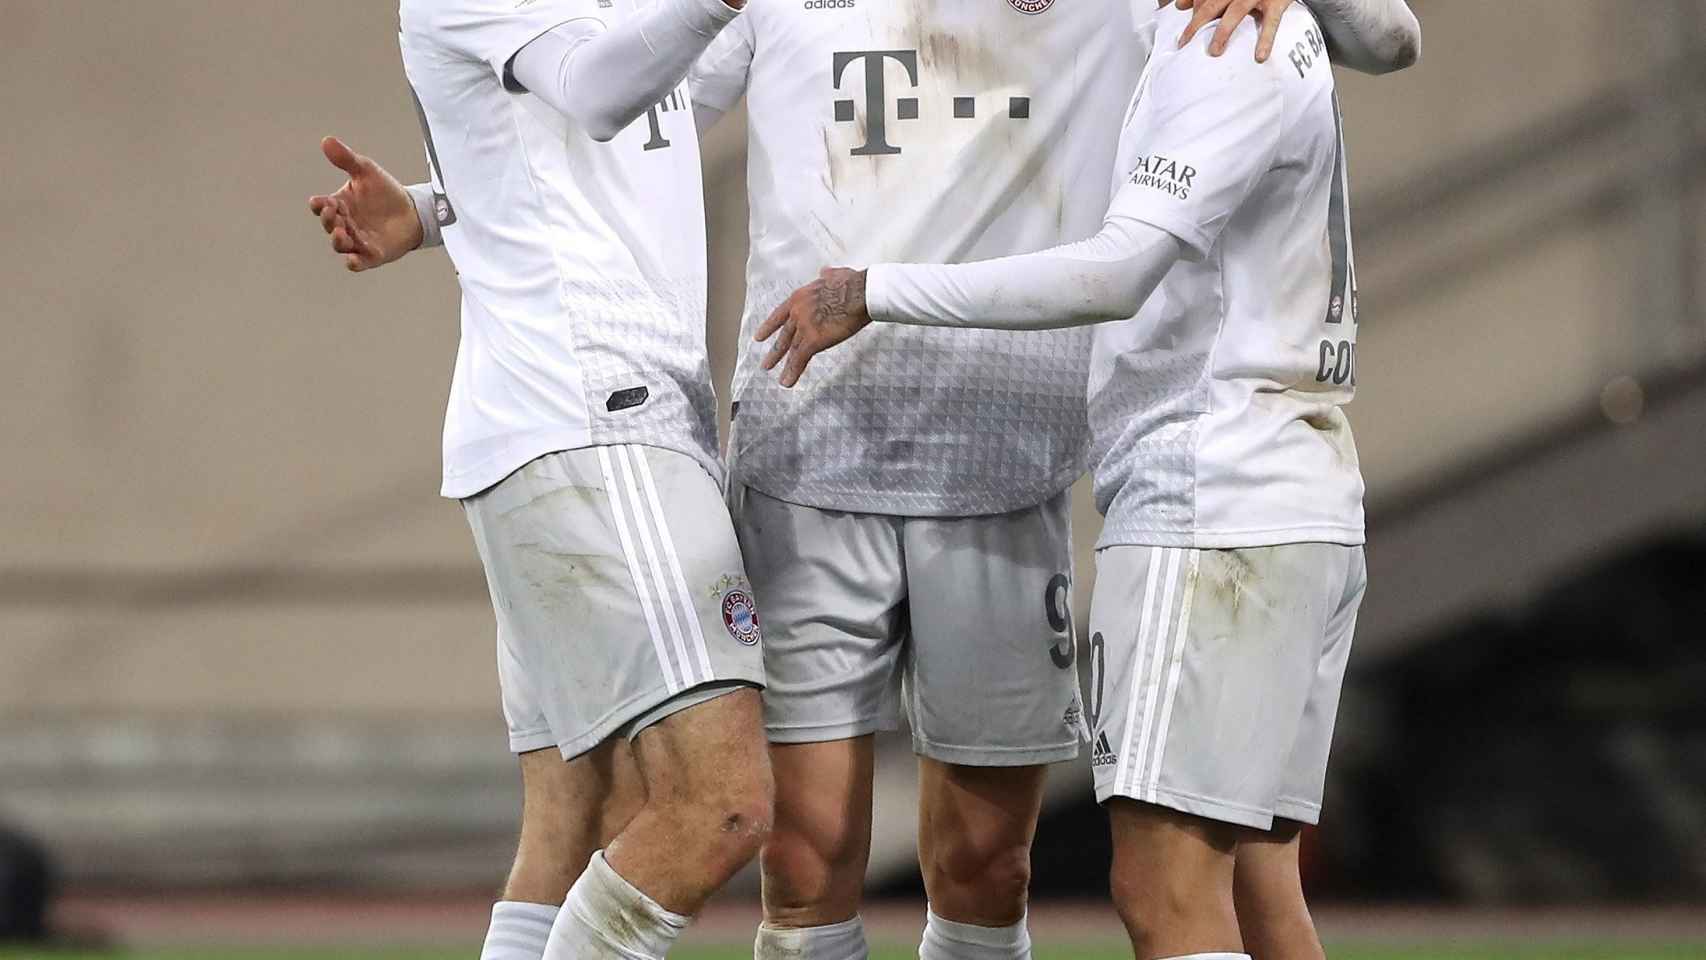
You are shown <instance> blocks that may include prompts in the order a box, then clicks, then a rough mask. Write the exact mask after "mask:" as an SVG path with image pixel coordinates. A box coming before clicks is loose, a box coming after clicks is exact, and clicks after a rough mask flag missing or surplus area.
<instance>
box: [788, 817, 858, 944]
mask: <svg viewBox="0 0 1706 960" xmlns="http://www.w3.org/2000/svg"><path fill="white" fill-rule="evenodd" d="M781 809H782V808H780V807H779V808H778V816H777V821H776V827H775V830H774V831H773V832H772V833H771V834H770V839H769V842H767V843H766V844H765V845H764V850H763V853H762V855H761V866H762V868H763V871H764V900H765V905H766V916H767V917H769V918H770V919H777V918H778V917H781V918H786V919H791V920H795V921H799V922H801V923H802V924H803V925H811V924H814V923H816V922H819V921H822V922H828V921H823V918H824V917H829V916H840V914H842V913H845V912H846V911H847V910H849V909H857V904H858V901H859V894H860V891H861V889H862V887H863V884H864V877H865V862H866V860H867V859H868V856H869V848H868V846H867V845H866V843H865V841H864V840H863V838H862V834H860V833H859V832H858V831H857V830H855V829H854V827H853V825H852V824H848V823H844V822H839V821H836V820H834V819H817V820H814V821H812V822H811V823H804V822H800V821H799V820H797V819H789V818H787V817H786V816H784V815H783V814H782V813H781ZM772 914H775V916H772Z"/></svg>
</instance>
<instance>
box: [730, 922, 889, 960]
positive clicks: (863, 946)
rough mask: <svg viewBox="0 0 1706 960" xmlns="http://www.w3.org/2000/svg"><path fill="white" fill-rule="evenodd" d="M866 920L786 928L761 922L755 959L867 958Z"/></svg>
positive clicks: (754, 952)
mask: <svg viewBox="0 0 1706 960" xmlns="http://www.w3.org/2000/svg"><path fill="white" fill-rule="evenodd" d="M870 955H871V947H870V944H867V943H866V942H865V923H864V921H862V920H860V919H859V918H858V917H854V918H853V919H851V920H848V921H845V922H843V923H832V924H829V925H828V926H822V927H798V928H795V929H782V928H779V927H772V926H770V925H768V924H759V927H758V940H757V942H755V943H754V944H753V945H752V956H753V958H754V960H867V958H869V957H870Z"/></svg>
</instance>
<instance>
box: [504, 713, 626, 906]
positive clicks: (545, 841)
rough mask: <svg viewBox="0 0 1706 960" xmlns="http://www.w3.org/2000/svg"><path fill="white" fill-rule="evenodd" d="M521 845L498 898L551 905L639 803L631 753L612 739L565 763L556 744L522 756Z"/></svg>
mask: <svg viewBox="0 0 1706 960" xmlns="http://www.w3.org/2000/svg"><path fill="white" fill-rule="evenodd" d="M520 759H521V790H522V808H521V840H520V842H519V843H518V844H517V847H516V852H515V865H514V866H513V867H511V868H510V873H509V881H508V882H507V883H506V884H505V885H504V893H503V899H505V900H509V901H519V902H522V903H542V904H550V905H552V906H556V905H558V904H560V903H562V902H563V898H564V897H565V896H567V895H568V893H569V888H570V887H572V886H574V883H575V880H577V879H579V877H580V875H581V871H582V870H584V869H586V863H587V860H589V859H591V857H592V854H593V851H595V850H598V849H601V848H602V847H603V846H604V845H605V844H607V843H609V842H610V841H611V840H612V839H613V838H614V837H615V836H616V834H617V833H619V832H620V831H621V829H622V828H623V827H625V826H627V824H628V821H629V820H632V819H633V818H634V815H635V814H636V813H638V812H639V809H640V805H641V804H642V803H643V802H644V801H645V788H644V786H643V785H642V784H641V782H640V771H639V768H638V767H636V766H635V765H634V754H633V750H632V749H631V748H630V747H629V745H628V743H627V742H626V741H623V740H619V739H613V740H608V741H606V742H604V743H602V744H600V745H599V746H598V747H597V748H596V749H594V750H592V751H590V752H588V753H585V754H582V755H581V756H578V757H576V758H575V759H573V760H570V761H568V762H566V763H565V762H564V761H563V757H562V754H560V753H558V752H557V749H556V748H555V747H552V748H549V749H546V750H535V751H533V752H532V753H524V754H522V755H521V758H520Z"/></svg>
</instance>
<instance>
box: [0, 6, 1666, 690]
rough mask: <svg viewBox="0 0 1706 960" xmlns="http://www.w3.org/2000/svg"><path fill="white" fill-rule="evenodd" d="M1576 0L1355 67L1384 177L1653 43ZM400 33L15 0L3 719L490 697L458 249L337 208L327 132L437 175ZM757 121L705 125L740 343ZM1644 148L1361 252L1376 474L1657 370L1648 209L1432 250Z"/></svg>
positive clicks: (719, 246)
mask: <svg viewBox="0 0 1706 960" xmlns="http://www.w3.org/2000/svg"><path fill="white" fill-rule="evenodd" d="M754 2H780V0H754ZM1075 2H1076V0H1075ZM1566 6H1567V7H1568V8H1569V9H1571V10H1588V9H1592V10H1594V11H1595V12H1596V14H1597V13H1599V12H1601V11H1604V12H1605V13H1604V15H1595V16H1562V15H1560V7H1559V5H1558V3H1557V2H1555V0H1553V2H1541V0H1505V2H1502V3H1498V4H1485V3H1479V2H1474V0H1436V2H1431V3H1420V4H1418V7H1419V8H1420V10H1421V12H1422V13H1423V15H1424V17H1425V19H1426V21H1427V28H1428V38H1427V49H1426V60H1425V63H1424V65H1423V66H1422V67H1420V68H1418V69H1416V70H1414V71H1412V72H1410V73H1408V74H1406V75H1403V76H1401V77H1396V78H1392V79H1389V80H1381V81H1374V80H1369V79H1366V78H1360V77H1355V78H1347V79H1346V80H1345V81H1344V93H1345V101H1346V110H1347V115H1348V119H1349V124H1350V130H1351V138H1352V151H1353V173H1354V177H1355V182H1356V187H1357V189H1358V193H1359V196H1360V197H1361V198H1362V199H1365V200H1373V201H1376V202H1377V204H1386V205H1388V206H1389V205H1390V202H1391V201H1393V199H1394V198H1400V197H1401V196H1402V192H1403V191H1406V190H1410V189H1414V188H1415V187H1416V186H1417V184H1418V183H1419V182H1422V181H1425V180H1426V179H1427V177H1428V176H1431V175H1432V174H1433V173H1436V172H1438V171H1440V170H1441V169H1442V165H1443V167H1444V168H1445V169H1447V170H1449V165H1450V163H1451V161H1452V160H1453V159H1454V158H1457V157H1461V156H1463V155H1464V154H1465V153H1466V152H1469V151H1474V150H1478V149H1480V148H1482V147H1486V146H1488V145H1492V144H1496V143H1498V142H1499V141H1500V140H1501V139H1502V138H1505V137H1507V136H1508V135H1509V134H1510V133H1511V132H1512V131H1513V130H1514V129H1517V128H1520V127H1522V126H1523V125H1525V124H1527V123H1529V122H1531V121H1533V120H1536V119H1538V118H1541V117H1544V116H1546V115H1549V114H1550V113H1551V112H1553V111H1558V110H1565V109H1568V108H1569V107H1570V106H1571V105H1572V104H1575V103H1578V102H1580V101H1581V100H1582V99H1583V98H1586V97H1589V96H1591V95H1593V94H1594V93H1595V92H1596V91H1600V90H1603V89H1606V88H1608V87H1609V86H1614V85H1617V84H1620V83H1626V82H1632V81H1633V80H1635V79H1636V78H1637V77H1639V76H1640V75H1641V74H1642V73H1643V71H1644V69H1645V68H1646V67H1647V66H1648V58H1646V57H1644V55H1643V51H1645V50H1647V49H1648V46H1647V45H1648V44H1649V43H1650V42H1651V36H1650V32H1649V31H1648V28H1647V27H1646V26H1645V25H1643V24H1640V23H1623V22H1620V21H1617V20H1614V19H1612V18H1611V17H1610V16H1609V11H1611V10H1613V9H1615V5H1613V4H1610V3H1608V2H1606V3H1599V2H1593V0H1577V2H1575V3H1571V4H1567V5H1566ZM394 27H395V11H394V7H393V6H392V5H391V4H389V3H386V2H383V0H356V2H351V0H343V2H331V0H292V2H290V3H262V2H256V0H202V2H192V0H147V2H142V3H126V4H120V3H112V2H92V0H81V2H63V0H55V2H48V0H10V2H8V3H6V4H5V5H4V7H3V9H0V84H3V88H4V89H5V90H7V91H8V92H9V93H8V97H7V98H6V99H5V100H4V101H3V102H4V106H3V107H0V110H4V113H5V129H6V135H5V138H4V139H3V140H0V179H3V185H4V189H0V205H3V206H4V210H3V213H4V216H3V219H0V222H3V223H4V224H5V226H4V227H3V228H0V273H3V280H4V282H3V284H0V290H3V291H4V293H3V296H4V300H3V301H0V316H3V318H4V329H5V332H6V339H5V343H6V346H5V348H4V353H3V354H0V355H3V356H4V358H5V360H4V364H3V369H4V372H5V376H4V378H0V410H3V411H5V413H4V415H3V416H0V450H4V451H6V453H5V456H4V461H3V462H4V464H5V468H6V469H5V470H4V477H5V479H4V481H3V482H4V485H5V496H4V497H3V498H0V504H3V505H0V715H4V714H7V713H18V712H23V713H32V712H37V711H42V710H53V709H72V710H79V711H83V710H91V709H101V710H116V711H125V710H140V711H170V712H180V711H192V712H193V711H199V710H217V711H226V712H261V713H268V712H274V711H280V712H292V711H308V712H312V713H314V714H317V715H318V714H344V713H347V714H352V715H354V714H364V713H390V714H395V713H398V712H423V711H425V712H434V713H458V714H469V715H473V714H486V713H489V712H490V711H491V709H492V703H493V699H494V689H493V684H492V682H491V679H490V674H491V669H490V660H491V654H490V634H491V627H490V622H489V613H488V611H487V610H486V607H485V600H484V594H483V590H482V586H481V582H480V577H479V572H478V570H477V567H476V566H475V564H474V562H473V557H472V551H471V550H470V548H469V545H468V542H467V536H466V532H465V530H464V528H463V526H462V521H461V518H460V516H459V514H458V510H457V508H456V507H455V506H454V505H452V504H449V503H446V502H443V501H440V500H438V499H437V498H436V497H435V496H434V493H435V490H436V471H437V465H438V429H439V418H440V415H441V412H442V404H443V400H444V396H445V392H446V386H447V382H448V371H449V364H450V358H451V354H452V351H453V349H454V344H455V335H456V313H455V283H454V277H453V275H452V272H451V270H450V269H449V265H448V263H447V261H446V260H445V259H444V258H443V257H442V256H441V255H439V254H429V255H423V256H418V257H415V258H412V259H411V260H410V261H408V262H406V263H404V264H402V265H399V266H397V267H395V268H391V269H388V270H386V271H383V272H382V273H380V274H377V275H367V276H360V277H351V276H347V275H345V274H344V273H343V272H342V271H341V270H340V269H339V267H338V265H337V263H336V262H335V261H334V260H333V259H332V258H331V257H330V256H328V255H327V253H326V252H325V250H324V249H323V248H322V237H321V235H320V233H319V230H318V227H317V225H316V224H315V223H314V222H313V221H312V220H311V219H310V218H309V217H308V216H307V214H306V212H305V199H306V197H307V196H308V195H309V194H310V193H311V192H315V191H318V190H323V189H326V188H329V187H331V186H335V185H336V182H337V178H335V177H334V176H333V175H332V172H331V171H330V169H329V168H328V167H326V166H325V165H324V163H323V161H322V160H321V159H320V158H319V156H318V152H317V149H316V143H317V141H318V139H319V137H320V136H321V135H322V134H325V133H333V132H335V133H338V134H341V135H343V136H345V137H346V138H348V139H350V140H351V142H352V143H354V144H356V145H357V146H358V148H360V149H363V150H365V151H367V152H369V153H371V154H373V155H374V156H376V157H378V158H379V159H381V160H382V161H384V162H386V163H388V164H390V165H392V166H393V167H395V168H396V169H398V170H399V171H400V172H415V171H418V170H419V168H420V163H419V154H420V148H419V144H418V139H417V133H416V130H415V126H414V119H413V116H412V113H411V111H410V109H409V107H408V102H407V95H406V92H405V89H404V86H403V83H402V80H401V75H400V71H399V69H398V65H397V57H396V52H395V45H394V41H393V32H394ZM739 139H740V138H739V135H738V131H737V130H735V129H733V128H732V127H731V128H730V129H721V130H719V131H717V134H716V136H715V138H714V141H713V143H712V145H711V146H710V148H709V150H708V156H709V163H708V180H709V181H710V184H711V187H712V189H713V191H714V196H713V199H712V208H713V211H714V217H715V218H716V225H715V231H714V232H715V237H716V241H715V243H716V251H715V253H716V274H715V276H716V289H715V291H714V299H715V304H716V308H717V309H716V311H715V312H716V315H715V316H714V318H713V328H714V338H713V339H714V342H715V343H716V345H717V353H718V356H719V357H720V358H721V359H722V363H723V367H722V369H724V370H726V363H727V356H728V346H729V343H730V341H731V339H732V332H731V331H732V325H733V322H734V316H735V307H736V305H738V302H739V298H740V290H739V272H740V266H741V261H742V258H743V256H744V250H743V243H742V240H741V235H742V234H741V230H740V225H741V220H742V214H741V210H742V204H743V200H742V197H741V195H740V189H741V186H742V183H741V178H740V176H739V173H738V171H739V169H740V160H739V156H738V147H739ZM1619 156H1620V151H1619V147H1618V145H1617V144H1606V145H1601V146H1600V147H1598V148H1594V149H1584V150H1582V151H1581V153H1580V155H1569V156H1560V157H1556V158H1553V159H1552V161H1551V162H1550V163H1549V165H1548V166H1547V167H1546V168H1545V169H1544V174H1545V175H1544V176H1536V177H1534V178H1532V180H1530V181H1528V182H1525V183H1524V185H1523V186H1522V188H1521V189H1520V190H1510V191H1501V192H1500V194H1499V195H1497V196H1491V197H1487V198H1484V199H1482V200H1478V201H1477V202H1475V203H1473V204H1470V205H1468V206H1467V207H1466V208H1465V209H1463V210H1461V211H1457V212H1453V213H1451V214H1450V215H1449V216H1447V217H1445V218H1444V219H1443V220H1440V221H1439V222H1427V223H1425V224H1421V225H1419V226H1418V227H1417V229H1415V230H1413V231H1410V230H1404V229H1392V228H1390V227H1388V228H1386V229H1381V230H1379V231H1377V236H1378V238H1379V239H1378V242H1376V241H1375V240H1370V242H1368V243H1366V244H1365V245H1364V246H1363V247H1362V248H1361V249H1359V254H1360V259H1361V261H1362V265H1363V284H1364V306H1365V315H1364V320H1363V327H1362V341H1363V348H1362V351H1363V352H1362V353H1361V360H1362V371H1361V376H1360V379H1361V382H1362V385H1363V392H1362V396H1361V397H1360V398H1359V400H1358V402H1357V405H1356V407H1355V409H1354V411H1353V419H1354V420H1355V422H1356V425H1357V429H1358V431H1359V437H1360V438H1361V445H1362V450H1363V453H1364V459H1365V464H1366V468H1367V473H1368V477H1369V481H1370V484H1371V489H1372V491H1373V497H1374V498H1375V499H1376V501H1379V499H1380V498H1382V497H1388V496H1393V495H1394V494H1395V492H1397V491H1402V490H1411V489H1416V488H1417V487H1418V486H1420V485H1425V484H1426V483H1427V482H1428V480H1429V478H1430V477H1432V476H1436V475H1438V473H1439V471H1441V470H1442V469H1444V468H1445V467H1448V466H1450V465H1451V464H1453V463H1456V462H1459V461H1460V460H1461V459H1462V458H1464V457H1467V456H1472V455H1475V454H1478V453H1480V452H1483V451H1486V450H1490V449H1496V448H1497V447H1498V446H1499V445H1501V444H1502V443H1504V442H1506V441H1507V440H1508V439H1509V438H1510V437H1512V436H1515V435H1517V434H1519V433H1521V432H1524V431H1526V430H1528V429H1530V428H1532V426H1533V425H1535V424H1536V423H1540V422H1546V421H1549V420H1552V419H1556V418H1558V417H1560V416H1564V415H1567V414H1569V413H1571V412H1573V411H1576V410H1578V409H1581V408H1583V406H1584V405H1587V404H1589V403H1591V401H1592V398H1593V397H1594V396H1597V394H1598V391H1599V388H1600V385H1601V384H1603V383H1604V381H1605V380H1606V379H1607V378H1609V377H1610V376H1612V375H1614V374H1616V373H1619V372H1623V371H1624V370H1625V369H1627V368H1629V367H1630V365H1631V364H1632V363H1637V362H1644V361H1642V360H1641V358H1642V357H1643V356H1645V354H1643V353H1642V351H1639V350H1634V351H1632V350H1631V348H1630V347H1629V343H1628V341H1629V340H1630V339H1631V338H1636V339H1639V338H1642V337H1643V336H1644V333H1643V328H1642V327H1641V325H1640V322H1639V321H1640V318H1639V317H1636V318H1634V319H1633V320H1631V319H1629V317H1630V313H1631V304H1632V303H1636V302H1638V301H1639V296H1640V293H1639V290H1638V280H1637V278H1638V277H1639V276H1641V275H1642V270H1641V264H1639V263H1637V262H1634V253H1633V250H1634V247H1633V239H1632V238H1633V236H1634V224H1635V220H1634V216H1633V211H1632V210H1622V211H1614V212H1612V213H1611V214H1609V215H1607V216H1605V217H1602V218H1601V219H1600V220H1598V221H1595V222H1592V223H1568V222H1566V223H1564V224H1562V225H1561V226H1558V227H1556V228H1555V229H1550V230H1546V231H1542V232H1540V233H1539V234H1537V235H1535V236H1533V237H1531V238H1528V239H1524V240H1523V241H1522V242H1521V243H1519V244H1517V245H1516V246H1515V248H1514V250H1507V251H1504V252H1500V253H1498V254H1497V255H1496V256H1493V257H1492V258H1491V259H1489V260H1488V261H1487V262H1486V263H1485V264H1470V265H1468V268H1466V269H1463V270H1462V271H1460V272H1455V273H1450V272H1448V273H1446V274H1444V275H1440V274H1438V273H1437V272H1435V269H1434V268H1436V267H1437V266H1438V265H1439V264H1441V263H1447V264H1449V262H1450V259H1449V258H1450V257H1451V256H1452V255H1453V254H1454V253H1455V252H1457V251H1460V250H1462V249H1474V244H1475V243H1476V242H1479V241H1480V240H1488V242H1489V243H1491V244H1492V245H1493V246H1497V243H1496V242H1494V241H1497V239H1498V238H1499V237H1500V236H1501V235H1502V234H1501V231H1506V229H1507V228H1508V227H1512V225H1520V224H1522V223H1524V222H1526V221H1527V219H1529V218H1532V216H1533V215H1534V213H1535V211H1537V210H1544V209H1550V206H1549V205H1556V204H1559V203H1563V202H1565V201H1566V200H1567V199H1568V196H1570V195H1573V194H1572V193H1571V191H1573V190H1581V189H1587V187H1585V186H1582V185H1583V184H1592V183H1598V182H1599V181H1600V179H1602V178H1603V177H1605V176H1617V175H1619V174H1618V170H1619V166H1618V163H1619ZM1622 156H1625V157H1626V156H1627V154H1626V153H1624V154H1622ZM1537 172H1539V171H1537ZM1621 175H1622V176H1628V175H1629V172H1628V171H1627V170H1625V171H1624V172H1623V173H1622V174H1621ZM1696 198H1698V192H1696ZM1696 202H1698V199H1697V200H1696ZM1518 233H1519V234H1520V231H1518ZM1416 276H1427V277H1432V278H1434V279H1432V280H1430V281H1429V285H1428V287H1427V288H1426V289H1420V290H1418V289H1415V286H1416V285H1415V283H1412V282H1410V281H1411V279H1412V278H1413V277H1416ZM1631 357H1634V359H1631ZM1082 539H1083V540H1084V541H1086V542H1087V540H1088V538H1087V537H1085V538H1082ZM210 577H224V578H225V579H222V580H220V579H215V580H212V581H210V580H209V578H210ZM210 582H211V583H212V586H208V584H209V583H210Z"/></svg>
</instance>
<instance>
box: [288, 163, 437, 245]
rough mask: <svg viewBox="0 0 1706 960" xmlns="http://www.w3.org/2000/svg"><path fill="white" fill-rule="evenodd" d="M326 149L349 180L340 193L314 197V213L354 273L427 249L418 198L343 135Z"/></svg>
mask: <svg viewBox="0 0 1706 960" xmlns="http://www.w3.org/2000/svg"><path fill="white" fill-rule="evenodd" d="M320 150H321V152H323V153H325V155H326V159H327V160H329V161H331V164H332V166H334V167H337V168H338V169H339V170H342V171H343V172H344V173H346V174H348V175H349V179H348V180H347V181H345V182H344V185H343V186H342V187H339V188H338V192H336V193H333V194H329V195H321V196H316V197H309V198H308V209H309V211H310V212H312V213H313V214H314V215H315V216H317V217H319V218H320V226H321V227H322V228H323V229H324V230H325V231H326V233H327V234H328V235H330V236H331V238H332V250H333V251H334V252H336V253H339V254H342V255H343V258H344V266H345V267H346V268H348V269H349V271H350V272H351V273H360V272H361V271H363V270H372V269H373V268H374V267H382V266H384V265H385V264H387V263H390V262H392V261H393V260H397V259H400V258H401V257H402V256H403V255H404V254H406V253H408V252H409V251H411V250H414V249H416V248H417V247H419V246H420V245H421V240H422V239H423V236H424V233H423V231H422V230H421V221H420V215H419V214H418V213H416V212H415V202H414V199H413V198H411V197H410V196H409V192H408V191H407V190H405V189H404V188H403V185H402V184H400V183H398V182H397V179H396V178H395V177H393V176H391V174H390V173H388V172H386V170H385V168H384V167H381V166H380V165H379V164H377V163H374V162H373V161H372V160H370V159H368V158H367V157H364V156H362V155H361V154H359V153H356V152H355V151H354V150H351V149H350V148H349V147H348V146H346V145H345V144H344V142H343V141H342V140H339V139H338V138H337V137H327V138H326V139H324V140H322V141H320Z"/></svg>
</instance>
